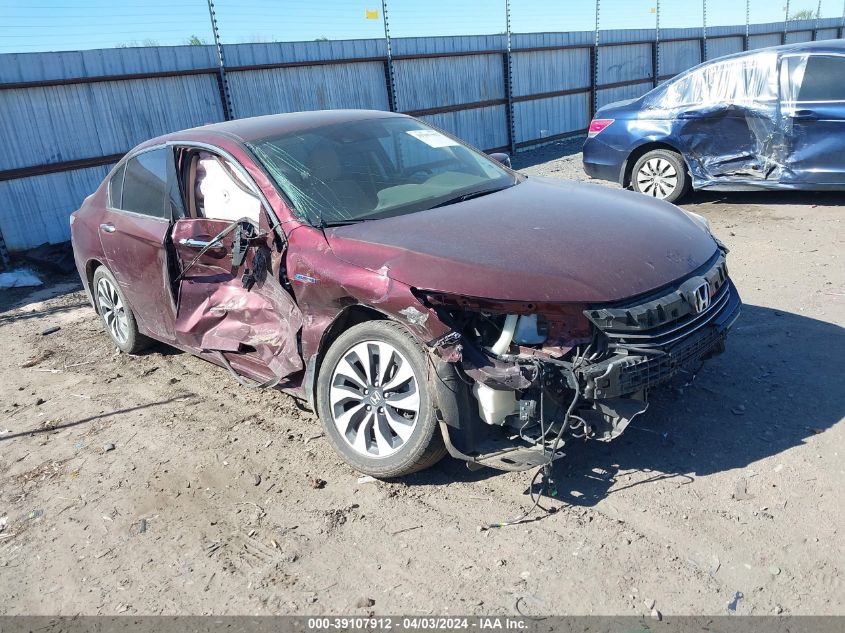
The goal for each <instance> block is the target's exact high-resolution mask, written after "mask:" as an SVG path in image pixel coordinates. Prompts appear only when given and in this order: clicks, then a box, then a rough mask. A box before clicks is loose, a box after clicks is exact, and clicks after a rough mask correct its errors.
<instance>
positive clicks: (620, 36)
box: [599, 29, 655, 45]
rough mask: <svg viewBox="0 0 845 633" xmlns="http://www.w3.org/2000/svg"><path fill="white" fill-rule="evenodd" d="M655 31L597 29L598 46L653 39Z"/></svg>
mask: <svg viewBox="0 0 845 633" xmlns="http://www.w3.org/2000/svg"><path fill="white" fill-rule="evenodd" d="M654 33H655V29H599V45H601V44H612V43H615V42H642V41H645V40H653V39H654Z"/></svg>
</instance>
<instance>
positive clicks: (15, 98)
mask: <svg viewBox="0 0 845 633" xmlns="http://www.w3.org/2000/svg"><path fill="white" fill-rule="evenodd" d="M0 112H2V113H3V116H2V117H0V138H3V139H6V140H7V143H6V146H5V148H4V151H3V152H0V169H14V168H17V167H27V166H30V165H41V164H46V163H60V162H64V161H69V160H75V159H80V158H91V157H97V156H108V155H111V154H117V153H122V152H125V151H127V150H129V149H131V148H132V147H133V146H135V145H137V144H138V143H140V142H141V141H144V140H147V139H149V138H151V137H154V136H158V135H160V134H164V133H167V132H174V131H176V130H181V129H184V128H189V127H194V126H197V125H202V124H205V123H213V122H216V121H221V120H222V118H223V111H222V108H221V105H220V92H219V90H218V88H217V82H216V80H215V77H214V75H188V76H182V77H160V78H156V79H134V80H131V81H107V82H101V83H95V84H87V85H86V84H72V85H68V86H47V87H43V88H29V89H25V90H24V89H14V90H3V91H0ZM9 140H12V142H8V141H9Z"/></svg>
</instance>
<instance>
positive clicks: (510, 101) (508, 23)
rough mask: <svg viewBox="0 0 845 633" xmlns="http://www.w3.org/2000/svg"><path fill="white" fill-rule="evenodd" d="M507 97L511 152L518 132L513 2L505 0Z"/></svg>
mask: <svg viewBox="0 0 845 633" xmlns="http://www.w3.org/2000/svg"><path fill="white" fill-rule="evenodd" d="M505 44H506V48H505V56H504V59H503V60H502V61H503V62H504V67H505V99H506V100H507V106H506V107H507V111H506V113H505V114H506V116H505V118H506V123H507V126H508V147H509V148H510V152H511V154H514V153H516V138H515V136H516V134H515V131H514V123H513V116H514V113H513V85H512V82H513V60H512V59H511V2H510V0H505Z"/></svg>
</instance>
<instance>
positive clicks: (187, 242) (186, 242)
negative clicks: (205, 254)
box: [179, 237, 224, 249]
mask: <svg viewBox="0 0 845 633" xmlns="http://www.w3.org/2000/svg"><path fill="white" fill-rule="evenodd" d="M179 245H180V246H187V247H188V248H196V249H203V248H205V247H207V246H210V247H211V248H224V246H223V244H222V243H221V242H219V241H217V242H214V243H212V242H210V241H206V240H195V239H193V238H189V237H183V238H182V239H181V240H179Z"/></svg>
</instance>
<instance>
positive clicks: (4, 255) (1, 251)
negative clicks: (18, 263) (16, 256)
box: [0, 231, 12, 270]
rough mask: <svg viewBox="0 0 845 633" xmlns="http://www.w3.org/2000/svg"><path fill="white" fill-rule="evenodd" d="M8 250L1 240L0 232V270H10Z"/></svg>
mask: <svg viewBox="0 0 845 633" xmlns="http://www.w3.org/2000/svg"><path fill="white" fill-rule="evenodd" d="M11 265H12V263H11V261H10V260H9V250H8V249H7V248H6V240H4V239H3V232H2V231H0V270H5V269H7V268H10V267H11Z"/></svg>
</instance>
